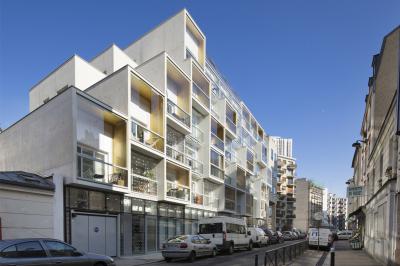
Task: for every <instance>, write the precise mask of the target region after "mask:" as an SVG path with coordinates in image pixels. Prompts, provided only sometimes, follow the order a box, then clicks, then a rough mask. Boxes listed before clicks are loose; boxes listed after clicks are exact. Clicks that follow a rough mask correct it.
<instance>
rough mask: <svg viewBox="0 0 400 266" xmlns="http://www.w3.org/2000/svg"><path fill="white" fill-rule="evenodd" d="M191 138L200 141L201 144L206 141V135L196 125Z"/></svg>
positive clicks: (193, 127) (193, 126)
mask: <svg viewBox="0 0 400 266" xmlns="http://www.w3.org/2000/svg"><path fill="white" fill-rule="evenodd" d="M190 136H191V137H192V138H193V139H195V140H196V141H198V142H199V143H203V141H204V133H203V131H202V130H201V129H200V128H199V127H198V126H196V125H192V133H191V134H190Z"/></svg>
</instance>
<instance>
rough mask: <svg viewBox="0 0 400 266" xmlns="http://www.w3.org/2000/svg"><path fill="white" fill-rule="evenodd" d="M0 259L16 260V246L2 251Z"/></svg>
mask: <svg viewBox="0 0 400 266" xmlns="http://www.w3.org/2000/svg"><path fill="white" fill-rule="evenodd" d="M0 257H3V258H17V257H18V256H17V246H15V245H14V246H9V247H7V248H5V249H3V250H2V251H1V253H0Z"/></svg>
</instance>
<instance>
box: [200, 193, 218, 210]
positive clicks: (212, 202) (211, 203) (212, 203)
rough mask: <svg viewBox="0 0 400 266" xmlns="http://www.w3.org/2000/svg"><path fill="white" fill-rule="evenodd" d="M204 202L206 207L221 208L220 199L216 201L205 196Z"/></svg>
mask: <svg viewBox="0 0 400 266" xmlns="http://www.w3.org/2000/svg"><path fill="white" fill-rule="evenodd" d="M203 200H204V201H203V205H204V206H206V207H211V208H218V206H219V199H216V198H214V197H212V196H208V195H204V196H203Z"/></svg>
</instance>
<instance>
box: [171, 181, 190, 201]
mask: <svg viewBox="0 0 400 266" xmlns="http://www.w3.org/2000/svg"><path fill="white" fill-rule="evenodd" d="M167 197H171V198H176V199H180V200H185V201H189V200H190V189H189V187H187V186H183V185H181V184H179V183H177V182H172V181H168V180H167Z"/></svg>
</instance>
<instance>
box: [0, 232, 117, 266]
mask: <svg viewBox="0 0 400 266" xmlns="http://www.w3.org/2000/svg"><path fill="white" fill-rule="evenodd" d="M0 265H15V266H18V265H24V266H27V265H29V266H34V265H35V266H36V265H40V266H50V265H65V266H78V265H80V266H83V265H85V266H86V265H88V266H115V263H114V260H113V259H112V258H111V257H108V256H104V255H98V254H90V253H84V252H79V251H77V250H76V249H75V248H74V247H72V246H71V245H69V244H66V243H64V242H62V241H60V240H57V239H50V238H27V239H14V240H1V241H0Z"/></svg>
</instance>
